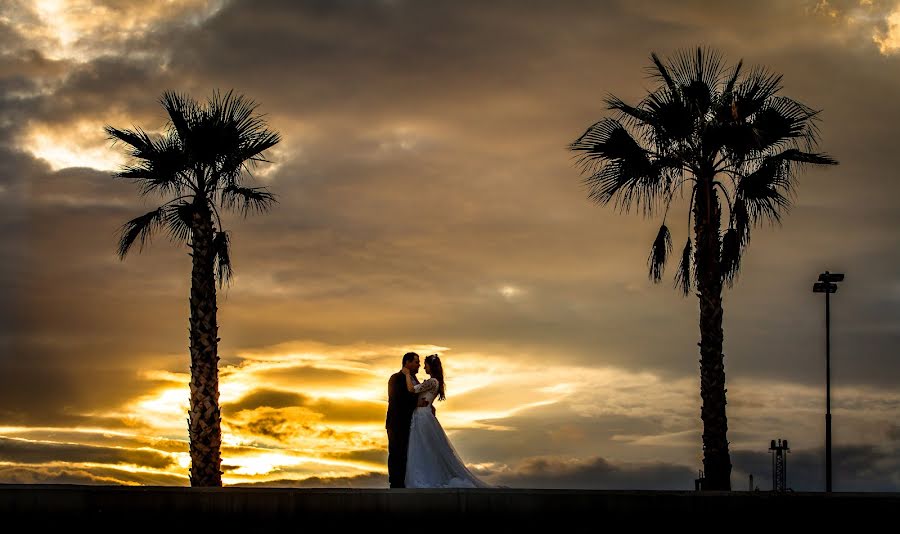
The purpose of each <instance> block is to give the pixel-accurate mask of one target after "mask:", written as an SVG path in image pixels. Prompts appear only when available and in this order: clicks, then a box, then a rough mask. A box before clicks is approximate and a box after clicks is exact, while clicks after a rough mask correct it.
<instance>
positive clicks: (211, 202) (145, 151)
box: [106, 91, 280, 486]
mask: <svg viewBox="0 0 900 534" xmlns="http://www.w3.org/2000/svg"><path fill="white" fill-rule="evenodd" d="M160 103H161V104H162V105H163V107H164V108H165V110H166V112H167V113H168V115H169V121H168V123H167V125H166V128H165V131H164V132H163V133H162V134H161V135H158V136H151V135H149V134H147V133H146V132H145V131H144V130H142V129H140V128H135V129H133V130H120V129H117V128H113V127H111V126H107V127H106V133H107V134H108V135H109V137H110V139H112V140H113V141H114V142H115V141H121V142H123V143H125V144H126V145H127V147H128V149H129V153H130V155H131V156H132V158H133V162H132V164H130V165H126V166H124V167H123V168H122V169H121V171H119V172H118V173H116V175H115V176H116V177H118V178H124V179H127V180H134V181H135V182H137V183H138V184H140V186H141V190H140V192H141V195H142V196H145V195H149V194H159V195H161V196H163V197H164V198H165V199H167V201H166V202H165V203H164V204H163V205H162V206H160V207H158V208H156V209H154V210H153V211H150V212H148V213H146V214H144V215H141V216H139V217H136V218H134V219H132V220H130V221H128V222H127V223H125V224H124V225H123V226H122V228H121V232H120V239H119V244H118V255H119V258H120V259H123V260H124V259H125V256H126V255H127V254H128V251H129V250H131V249H132V246H133V245H134V244H135V242H139V245H140V250H143V248H144V245H145V244H146V243H148V242H149V240H150V238H151V235H152V234H153V233H154V232H156V231H157V230H160V229H163V230H166V231H167V233H168V235H169V237H170V238H171V239H172V240H173V241H176V242H179V243H181V242H187V244H188V246H190V248H191V253H190V255H191V257H192V263H193V267H192V270H191V298H190V309H191V317H190V340H191V345H190V350H191V399H190V412H189V417H188V424H189V434H190V450H191V473H190V477H191V485H192V486H221V485H222V472H221V469H220V468H221V463H222V457H221V451H220V449H221V445H222V429H221V423H222V417H221V413H220V411H219V370H218V362H219V356H218V342H219V337H218V324H217V322H216V310H217V309H218V308H217V306H216V280H217V279H218V283H219V287H220V288H221V287H222V285H223V284H226V283H230V282H231V278H232V269H231V258H230V255H229V236H228V233H227V232H226V231H225V230H224V228H223V226H222V220H221V218H220V217H219V210H218V208H217V205H218V206H219V207H221V208H223V209H233V210H235V211H238V212H240V213H241V214H242V215H244V216H245V217H246V216H247V214H248V213H251V212H264V211H266V210H267V209H269V208H270V207H271V206H272V204H273V203H274V202H275V197H274V196H273V195H272V194H271V193H269V192H268V190H267V189H266V188H264V187H247V186H245V185H244V182H245V178H247V177H248V175H249V167H250V166H253V165H255V164H256V163H258V162H261V161H266V160H265V159H263V153H264V152H265V151H266V150H268V149H270V148H272V147H273V146H275V144H277V143H278V142H279V141H280V137H279V135H278V134H277V133H275V132H272V131H269V130H268V129H267V125H266V122H265V121H264V120H263V119H262V117H261V116H260V115H258V114H257V113H256V107H257V104H256V103H254V102H253V101H251V100H248V99H247V98H245V97H244V96H242V95H235V94H234V93H233V92H231V91H229V92H228V93H227V94H224V95H223V94H221V93H219V92H218V91H217V92H215V93H214V94H213V96H212V97H211V98H209V99H208V100H207V102H206V103H205V105H201V104H200V103H198V102H197V101H195V100H193V99H191V98H190V97H188V96H187V95H182V94H178V93H174V92H166V93H164V94H163V96H162V98H161V99H160Z"/></svg>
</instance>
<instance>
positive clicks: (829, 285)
mask: <svg viewBox="0 0 900 534" xmlns="http://www.w3.org/2000/svg"><path fill="white" fill-rule="evenodd" d="M843 280H844V275H843V274H842V273H830V272H828V271H825V272H824V273H822V274H820V275H819V281H818V282H816V283H815V284H813V293H825V491H826V492H829V493H830V492H831V300H830V298H829V296H830V295H831V294H832V293H836V292H837V288H838V286H837V282H842V281H843Z"/></svg>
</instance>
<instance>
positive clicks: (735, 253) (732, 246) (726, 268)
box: [720, 228, 743, 287]
mask: <svg viewBox="0 0 900 534" xmlns="http://www.w3.org/2000/svg"><path fill="white" fill-rule="evenodd" d="M742 248H743V247H742V246H741V236H740V235H739V234H738V231H737V230H736V229H734V228H729V229H728V230H726V231H725V235H723V236H722V253H721V258H720V259H721V266H722V279H723V281H724V282H725V283H727V284H728V287H733V286H734V280H735V278H736V277H737V273H738V271H739V270H740V268H741V252H742Z"/></svg>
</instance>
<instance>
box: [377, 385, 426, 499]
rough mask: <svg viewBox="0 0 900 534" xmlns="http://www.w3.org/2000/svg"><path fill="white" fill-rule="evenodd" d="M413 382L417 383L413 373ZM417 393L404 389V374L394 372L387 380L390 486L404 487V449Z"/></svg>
mask: <svg viewBox="0 0 900 534" xmlns="http://www.w3.org/2000/svg"><path fill="white" fill-rule="evenodd" d="M412 380H413V383H414V384H418V383H419V381H418V380H416V377H415V375H413V377H412ZM417 399H418V395H416V394H415V393H410V392H409V390H408V389H406V376H404V375H403V373H394V374H393V375H391V378H390V380H388V409H387V420H386V421H385V424H384V426H385V428H386V429H387V435H388V481H389V482H390V483H391V487H392V488H404V487H406V485H405V484H404V480H405V479H406V450H407V447H408V446H409V425H410V422H411V421H412V414H413V411H414V410H415V409H416V404H417V402H416V400H417Z"/></svg>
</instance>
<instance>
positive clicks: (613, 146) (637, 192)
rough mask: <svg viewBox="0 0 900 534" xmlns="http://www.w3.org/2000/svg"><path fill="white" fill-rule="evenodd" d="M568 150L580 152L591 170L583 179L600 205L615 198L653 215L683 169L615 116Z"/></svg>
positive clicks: (620, 206)
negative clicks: (645, 143) (656, 152)
mask: <svg viewBox="0 0 900 534" xmlns="http://www.w3.org/2000/svg"><path fill="white" fill-rule="evenodd" d="M569 149H570V150H572V151H573V152H576V153H580V156H578V159H577V161H578V164H579V165H580V166H581V168H582V172H583V173H590V174H589V175H588V176H586V177H585V179H584V182H585V184H586V185H587V186H588V188H589V194H588V195H589V197H590V198H591V199H592V200H594V201H595V202H597V203H599V204H607V203H609V202H610V201H615V205H616V207H617V208H618V209H620V210H622V211H625V212H628V211H630V210H631V209H632V208H638V209H641V210H642V211H643V213H644V214H645V215H652V214H653V213H654V212H655V210H656V208H657V207H658V206H659V204H660V202H661V200H662V197H663V196H664V195H663V193H664V192H665V191H666V189H667V188H668V187H669V186H670V185H671V183H672V182H673V180H674V179H675V175H676V174H677V173H679V172H680V171H681V169H680V167H676V165H678V164H679V163H680V162H679V161H678V160H676V159H672V158H668V157H666V158H660V157H656V156H655V155H654V154H652V153H651V152H649V151H647V150H646V149H644V148H643V147H642V146H641V145H640V144H638V142H637V141H635V140H634V138H633V137H631V134H630V133H628V131H627V130H626V129H625V127H624V126H622V124H621V123H619V122H618V121H616V120H614V119H605V120H603V121H600V122H598V123H596V124H594V125H592V126H591V127H590V128H588V130H587V131H586V132H585V133H584V134H582V136H581V137H579V138H578V139H577V140H576V141H575V142H573V143H572V144H571V145H569Z"/></svg>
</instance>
